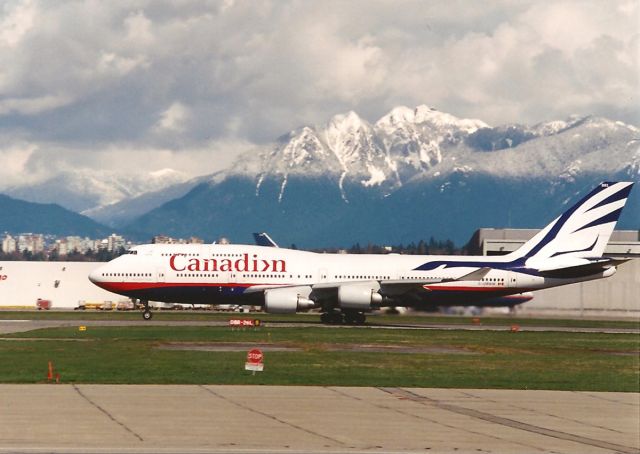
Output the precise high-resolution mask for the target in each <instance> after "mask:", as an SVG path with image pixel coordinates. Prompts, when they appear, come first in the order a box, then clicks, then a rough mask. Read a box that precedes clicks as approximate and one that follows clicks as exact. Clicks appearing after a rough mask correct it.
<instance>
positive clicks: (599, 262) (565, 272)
mask: <svg viewBox="0 0 640 454" xmlns="http://www.w3.org/2000/svg"><path fill="white" fill-rule="evenodd" d="M627 261H629V259H611V258H606V257H605V258H598V259H591V260H589V261H587V262H585V263H576V264H575V265H573V264H566V265H564V266H560V265H558V266H547V267H544V266H543V267H540V268H539V269H538V272H539V273H540V275H541V276H544V277H556V278H574V277H583V276H590V275H592V274H598V273H602V272H603V271H606V270H608V269H609V268H611V267H615V266H618V265H620V264H622V263H624V262H627Z"/></svg>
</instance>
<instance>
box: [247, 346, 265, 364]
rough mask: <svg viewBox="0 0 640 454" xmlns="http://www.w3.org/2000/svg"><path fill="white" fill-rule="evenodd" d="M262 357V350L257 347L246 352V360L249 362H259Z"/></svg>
mask: <svg viewBox="0 0 640 454" xmlns="http://www.w3.org/2000/svg"><path fill="white" fill-rule="evenodd" d="M263 358H264V355H263V354H262V350H260V349H258V348H254V349H251V350H249V353H247V362H248V363H250V364H260V363H262V360H263Z"/></svg>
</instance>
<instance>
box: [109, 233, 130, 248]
mask: <svg viewBox="0 0 640 454" xmlns="http://www.w3.org/2000/svg"><path fill="white" fill-rule="evenodd" d="M126 244H127V242H126V241H125V239H124V238H123V237H121V236H120V235H116V234H115V233H112V234H111V235H110V236H109V237H108V238H107V247H106V249H107V251H109V252H116V251H119V250H120V249H122V248H124V247H125V246H126Z"/></svg>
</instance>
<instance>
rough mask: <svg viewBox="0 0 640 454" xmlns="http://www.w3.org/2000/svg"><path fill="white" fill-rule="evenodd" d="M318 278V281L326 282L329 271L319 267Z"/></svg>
mask: <svg viewBox="0 0 640 454" xmlns="http://www.w3.org/2000/svg"><path fill="white" fill-rule="evenodd" d="M318 280H319V281H320V282H327V281H328V280H329V272H328V271H327V269H326V268H320V270H319V271H318Z"/></svg>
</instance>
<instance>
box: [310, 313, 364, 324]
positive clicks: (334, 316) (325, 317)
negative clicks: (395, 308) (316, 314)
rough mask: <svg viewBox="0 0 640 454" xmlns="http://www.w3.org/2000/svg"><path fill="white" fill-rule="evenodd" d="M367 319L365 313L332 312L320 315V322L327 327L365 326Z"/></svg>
mask: <svg viewBox="0 0 640 454" xmlns="http://www.w3.org/2000/svg"><path fill="white" fill-rule="evenodd" d="M366 319H367V317H366V315H365V314H364V312H360V311H353V310H345V311H336V310H330V311H327V312H323V313H322V315H320V321H321V322H322V323H326V324H327V325H364V322H365V321H366Z"/></svg>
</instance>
